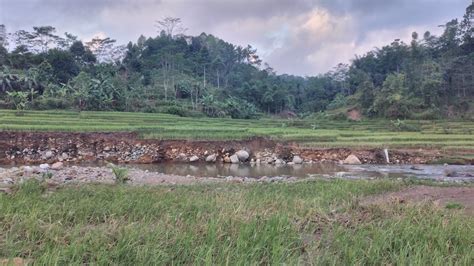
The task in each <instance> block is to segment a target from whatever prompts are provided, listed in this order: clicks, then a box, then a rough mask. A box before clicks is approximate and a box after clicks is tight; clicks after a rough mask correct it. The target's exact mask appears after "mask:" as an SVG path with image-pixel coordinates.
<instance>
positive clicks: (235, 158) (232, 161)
mask: <svg viewBox="0 0 474 266" xmlns="http://www.w3.org/2000/svg"><path fill="white" fill-rule="evenodd" d="M229 159H230V162H231V163H239V162H240V161H239V156H237V154H234V155H232V156H230V157H229Z"/></svg>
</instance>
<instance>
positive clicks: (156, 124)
mask: <svg viewBox="0 0 474 266" xmlns="http://www.w3.org/2000/svg"><path fill="white" fill-rule="evenodd" d="M0 122H1V124H0V130H1V131H0V135H1V136H0V151H1V152H0V163H11V162H17V163H38V162H53V161H58V160H62V161H73V162H80V161H90V160H106V161H112V162H132V163H153V162H162V161H176V160H178V161H190V160H191V158H193V157H194V158H193V160H191V161H204V160H206V158H207V157H208V156H209V155H215V159H212V160H211V161H229V159H228V157H230V156H232V154H233V153H234V152H235V151H238V150H240V149H244V150H247V151H248V152H250V154H249V158H248V161H250V160H252V159H253V160H254V161H255V162H256V161H257V160H260V161H261V162H267V161H272V162H275V161H276V160H277V159H280V160H282V161H284V162H291V161H292V157H294V156H295V155H296V156H300V157H301V158H302V159H303V160H304V161H336V162H339V161H341V160H344V159H346V158H347V156H348V155H350V154H354V155H356V156H357V157H358V158H359V160H360V161H361V162H362V163H386V158H385V157H384V152H383V149H388V150H389V157H390V163H430V162H438V163H442V162H448V163H465V164H466V163H467V164H469V163H472V162H473V160H474V146H473V143H474V134H473V132H474V123H473V122H469V121H459V122H452V121H392V122H391V121H379V120H369V121H359V122H354V121H352V122H351V121H332V120H311V119H306V120H283V119H260V120H237V119H209V118H184V117H178V116H173V115H167V114H145V113H118V112H72V111H27V112H25V113H24V114H23V115H20V116H18V115H16V114H15V113H14V112H13V111H9V110H1V111H0ZM196 158H197V159H196Z"/></svg>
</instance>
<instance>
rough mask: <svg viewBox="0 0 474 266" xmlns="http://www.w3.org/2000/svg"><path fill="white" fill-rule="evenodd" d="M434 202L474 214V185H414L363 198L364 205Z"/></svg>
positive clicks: (438, 205) (362, 203)
mask: <svg viewBox="0 0 474 266" xmlns="http://www.w3.org/2000/svg"><path fill="white" fill-rule="evenodd" d="M420 203H433V204H434V205H435V206H437V207H440V208H453V209H458V210H460V211H462V212H464V213H466V214H468V215H474V187H434V186H414V187H410V188H406V189H403V190H400V191H396V192H390V193H385V194H381V195H376V196H372V197H368V198H364V199H362V200H361V202H360V204H361V205H362V206H370V205H379V206H381V205H386V204H420Z"/></svg>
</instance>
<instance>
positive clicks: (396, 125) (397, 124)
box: [390, 119, 421, 132]
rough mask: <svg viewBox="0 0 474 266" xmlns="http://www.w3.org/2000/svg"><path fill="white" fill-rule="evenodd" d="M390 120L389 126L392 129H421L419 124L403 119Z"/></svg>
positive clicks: (416, 130) (410, 130)
mask: <svg viewBox="0 0 474 266" xmlns="http://www.w3.org/2000/svg"><path fill="white" fill-rule="evenodd" d="M390 122H391V126H392V128H393V130H396V131H407V132H420V131H421V127H420V126H418V125H416V124H409V123H406V122H405V121H403V120H400V119H397V120H392V121H390Z"/></svg>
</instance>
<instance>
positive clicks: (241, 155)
mask: <svg viewBox="0 0 474 266" xmlns="http://www.w3.org/2000/svg"><path fill="white" fill-rule="evenodd" d="M235 155H237V157H238V158H239V160H240V161H241V162H245V161H247V159H248V158H249V156H250V155H249V153H248V152H247V151H244V150H240V151H238V152H236V153H235Z"/></svg>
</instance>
